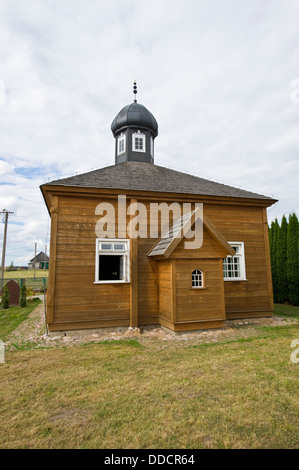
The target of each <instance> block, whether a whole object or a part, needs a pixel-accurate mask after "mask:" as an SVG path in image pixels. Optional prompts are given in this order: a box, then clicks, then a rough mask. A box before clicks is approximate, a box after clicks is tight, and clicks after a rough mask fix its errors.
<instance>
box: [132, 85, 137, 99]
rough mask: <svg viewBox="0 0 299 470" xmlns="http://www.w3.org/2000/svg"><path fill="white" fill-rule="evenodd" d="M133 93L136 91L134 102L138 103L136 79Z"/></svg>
mask: <svg viewBox="0 0 299 470" xmlns="http://www.w3.org/2000/svg"><path fill="white" fill-rule="evenodd" d="M133 93H134V95H135V99H134V103H137V99H136V95H137V83H136V80H135V81H134V84H133Z"/></svg>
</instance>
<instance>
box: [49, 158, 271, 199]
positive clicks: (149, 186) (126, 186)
mask: <svg viewBox="0 0 299 470" xmlns="http://www.w3.org/2000/svg"><path fill="white" fill-rule="evenodd" d="M44 186H47V187H49V186H61V187H73V188H99V189H117V190H127V191H129V190H137V191H150V192H152V191H154V192H164V193H176V194H193V195H198V196H218V197H230V198H232V197H233V198H245V199H247V200H248V199H259V200H264V201H265V202H267V203H268V204H273V203H274V202H276V200H275V199H272V198H270V197H267V196H263V195H261V194H256V193H252V192H250V191H245V190H243V189H239V188H234V187H232V186H227V185H225V184H220V183H215V182H213V181H210V180H206V179H204V178H199V177H198V176H193V175H190V174H188V173H182V172H179V171H175V170H171V169H169V168H165V167H163V166H158V165H154V164H151V163H142V162H132V161H130V162H124V163H120V164H118V165H112V166H108V167H105V168H100V169H98V170H94V171H90V172H88V173H84V174H81V175H76V176H72V177H70V178H64V179H60V180H55V181H51V182H50V183H46V184H44V185H42V186H41V189H43V187H44Z"/></svg>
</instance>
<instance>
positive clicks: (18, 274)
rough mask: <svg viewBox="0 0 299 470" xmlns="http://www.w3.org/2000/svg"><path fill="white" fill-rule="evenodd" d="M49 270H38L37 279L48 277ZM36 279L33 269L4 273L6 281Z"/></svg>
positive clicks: (36, 272)
mask: <svg viewBox="0 0 299 470" xmlns="http://www.w3.org/2000/svg"><path fill="white" fill-rule="evenodd" d="M48 275H49V270H48V269H36V271H35V277H39V278H41V277H48ZM33 277H34V270H33V269H28V270H27V269H23V270H21V271H4V279H31V278H33Z"/></svg>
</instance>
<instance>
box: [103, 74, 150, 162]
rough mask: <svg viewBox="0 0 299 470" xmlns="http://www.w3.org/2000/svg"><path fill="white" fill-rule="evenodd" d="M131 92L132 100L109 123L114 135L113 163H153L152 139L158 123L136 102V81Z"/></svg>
mask: <svg viewBox="0 0 299 470" xmlns="http://www.w3.org/2000/svg"><path fill="white" fill-rule="evenodd" d="M133 93H134V95H135V99H134V102H133V103H131V104H128V105H127V106H125V107H124V108H123V109H122V110H121V111H120V112H119V113H118V114H117V116H116V117H115V118H114V119H113V121H112V124H111V130H112V132H113V135H114V137H115V163H116V164H117V163H123V162H125V161H134V162H145V163H154V139H155V138H156V137H157V135H158V123H157V121H156V119H155V118H154V116H153V115H152V113H151V112H150V111H148V109H146V107H145V106H143V105H142V104H139V103H137V99H136V94H137V84H136V82H134V85H133Z"/></svg>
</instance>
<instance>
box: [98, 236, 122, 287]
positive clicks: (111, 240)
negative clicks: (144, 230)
mask: <svg viewBox="0 0 299 470" xmlns="http://www.w3.org/2000/svg"><path fill="white" fill-rule="evenodd" d="M102 243H104V244H111V245H112V247H111V249H108V250H104V249H102ZM115 244H116V245H117V244H124V249H121V250H120V249H115V248H114V245H115ZM117 255H123V257H124V263H123V269H124V278H123V279H119V280H113V279H112V280H100V279H99V268H100V256H117ZM129 282H130V240H129V239H128V238H97V239H96V263H95V282H94V284H126V283H129Z"/></svg>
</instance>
